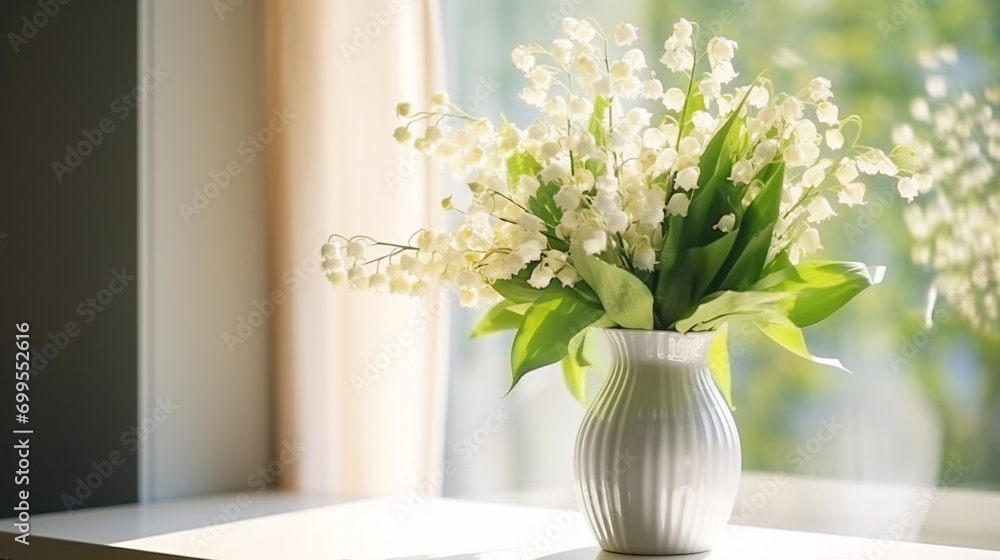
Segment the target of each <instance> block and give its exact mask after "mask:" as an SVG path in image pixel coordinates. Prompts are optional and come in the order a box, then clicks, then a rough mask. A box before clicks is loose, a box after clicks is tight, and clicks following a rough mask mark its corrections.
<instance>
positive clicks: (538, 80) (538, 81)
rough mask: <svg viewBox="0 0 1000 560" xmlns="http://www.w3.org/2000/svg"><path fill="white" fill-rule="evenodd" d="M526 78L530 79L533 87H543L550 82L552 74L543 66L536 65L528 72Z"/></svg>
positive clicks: (547, 85)
mask: <svg viewBox="0 0 1000 560" xmlns="http://www.w3.org/2000/svg"><path fill="white" fill-rule="evenodd" d="M528 79H529V80H531V83H532V85H534V86H535V87H538V88H542V89H545V88H548V87H549V84H550V83H552V74H550V73H549V71H548V70H546V69H545V68H542V67H541V66H536V67H534V68H532V69H531V71H530V72H528Z"/></svg>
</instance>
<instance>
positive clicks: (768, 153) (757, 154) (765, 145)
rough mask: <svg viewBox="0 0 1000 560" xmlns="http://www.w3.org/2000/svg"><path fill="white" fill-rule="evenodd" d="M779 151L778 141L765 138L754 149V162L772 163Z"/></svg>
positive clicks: (759, 163) (758, 163)
mask: <svg viewBox="0 0 1000 560" xmlns="http://www.w3.org/2000/svg"><path fill="white" fill-rule="evenodd" d="M777 153H778V141H777V140H774V139H773V138H772V139H768V140H765V141H763V142H761V143H760V144H757V147H756V148H754V151H753V162H754V163H755V164H757V165H764V164H766V163H770V162H771V160H772V159H774V155H775V154H777Z"/></svg>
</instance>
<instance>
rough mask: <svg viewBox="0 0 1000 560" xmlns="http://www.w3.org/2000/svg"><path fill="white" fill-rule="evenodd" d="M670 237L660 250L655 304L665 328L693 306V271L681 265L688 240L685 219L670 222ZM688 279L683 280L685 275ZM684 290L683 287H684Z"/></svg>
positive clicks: (675, 217)
mask: <svg viewBox="0 0 1000 560" xmlns="http://www.w3.org/2000/svg"><path fill="white" fill-rule="evenodd" d="M665 223H666V225H667V233H666V236H665V237H664V238H663V247H662V248H661V249H660V268H659V272H658V273H657V277H656V292H655V294H656V295H655V297H654V302H655V304H656V315H657V316H658V317H659V318H660V322H661V323H662V324H663V325H669V324H671V323H673V322H674V321H676V320H677V318H678V317H680V316H681V313H684V312H685V311H687V308H688V306H690V304H691V301H690V296H691V289H690V286H691V274H690V269H689V268H687V267H684V266H681V265H680V264H681V263H680V257H681V252H682V245H683V240H684V218H683V217H682V216H679V215H677V214H675V215H673V216H670V217H669V218H667V219H666V222H665ZM685 270H686V271H687V277H686V278H679V276H681V275H682V274H684V271H685ZM681 286H683V287H681Z"/></svg>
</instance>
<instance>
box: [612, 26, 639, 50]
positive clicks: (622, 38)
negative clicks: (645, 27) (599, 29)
mask: <svg viewBox="0 0 1000 560" xmlns="http://www.w3.org/2000/svg"><path fill="white" fill-rule="evenodd" d="M636 31H637V30H636V28H635V26H634V25H632V24H631V23H619V24H618V25H616V26H615V29H614V31H612V32H611V38H612V39H614V41H615V44H616V45H618V46H619V47H623V46H626V45H631V44H632V43H633V42H635V40H636V39H638V38H639V36H638V34H637V33H636Z"/></svg>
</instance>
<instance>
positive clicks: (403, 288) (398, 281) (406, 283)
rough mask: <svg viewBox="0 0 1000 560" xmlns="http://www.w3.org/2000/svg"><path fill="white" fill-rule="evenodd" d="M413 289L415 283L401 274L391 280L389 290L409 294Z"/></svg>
mask: <svg viewBox="0 0 1000 560" xmlns="http://www.w3.org/2000/svg"><path fill="white" fill-rule="evenodd" d="M412 290H413V284H412V283H411V282H410V280H409V278H406V277H405V276H399V277H396V278H393V279H392V280H390V281H389V291H390V292H391V293H394V294H409V293H410V292H411V291H412Z"/></svg>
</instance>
